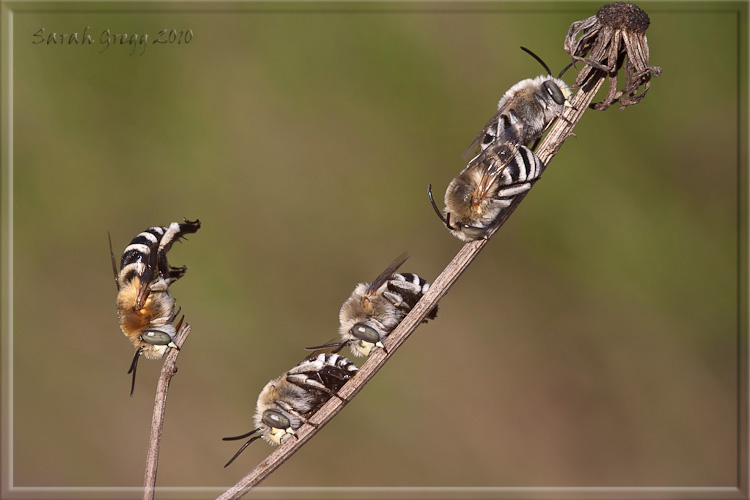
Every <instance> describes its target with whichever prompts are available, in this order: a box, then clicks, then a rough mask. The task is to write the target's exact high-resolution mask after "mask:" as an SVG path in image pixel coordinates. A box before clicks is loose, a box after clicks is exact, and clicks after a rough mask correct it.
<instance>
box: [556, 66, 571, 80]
mask: <svg viewBox="0 0 750 500" xmlns="http://www.w3.org/2000/svg"><path fill="white" fill-rule="evenodd" d="M574 65H575V62H570V63H568V65H567V66H565V67H564V68H563V69H562V71H560V74H559V75H557V78H562V76H563V75H564V74H565V72H566V71H568V70H569V69H570V68H572V67H573V66H574Z"/></svg>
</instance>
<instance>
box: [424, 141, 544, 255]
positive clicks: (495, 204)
mask: <svg viewBox="0 0 750 500" xmlns="http://www.w3.org/2000/svg"><path fill="white" fill-rule="evenodd" d="M542 170H544V164H543V163H542V161H541V160H540V159H539V157H538V156H537V155H536V154H534V152H533V151H531V150H530V149H529V148H527V147H526V146H517V145H515V144H511V143H501V142H495V143H493V144H492V145H491V146H489V147H488V148H487V149H485V150H484V151H482V152H481V153H480V154H479V155H477V156H476V157H475V158H474V159H473V160H471V162H469V165H467V167H466V168H465V169H464V170H463V171H462V172H461V173H460V174H459V175H458V177H456V178H455V179H453V180H452V181H451V183H450V184H449V185H448V189H447V190H446V191H445V216H443V214H441V213H440V210H439V209H438V207H437V205H435V200H434V199H433V197H432V185H430V186H429V188H428V190H427V194H428V195H429V197H430V202H431V203H432V208H433V209H434V210H435V213H436V214H437V215H438V217H440V219H441V220H442V221H443V223H444V224H445V226H446V227H447V228H448V230H449V231H450V232H451V233H452V234H453V235H454V236H455V237H456V238H458V239H460V240H462V241H473V240H477V239H480V238H485V237H486V236H487V231H489V229H490V228H492V226H493V225H494V223H495V221H496V220H497V219H498V217H500V214H501V213H502V211H503V210H504V209H505V208H507V207H509V206H510V205H511V203H512V202H513V199H514V198H515V197H516V196H517V195H518V194H520V193H523V192H526V191H528V190H529V189H531V185H532V183H534V182H535V181H536V180H538V179H539V176H540V175H541V173H542Z"/></svg>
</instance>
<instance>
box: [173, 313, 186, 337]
mask: <svg viewBox="0 0 750 500" xmlns="http://www.w3.org/2000/svg"><path fill="white" fill-rule="evenodd" d="M179 313H180V311H177V313H176V314H175V317H177V314H179ZM184 319H185V315H184V314H183V315H182V317H181V318H180V321H178V322H177V326H175V328H174V329H175V330H177V331H178V332H179V331H180V328H182V320H184Z"/></svg>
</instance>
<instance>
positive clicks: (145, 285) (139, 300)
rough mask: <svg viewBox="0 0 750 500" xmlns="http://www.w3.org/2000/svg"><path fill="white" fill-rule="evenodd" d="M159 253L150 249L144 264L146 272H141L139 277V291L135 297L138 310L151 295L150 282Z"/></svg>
mask: <svg viewBox="0 0 750 500" xmlns="http://www.w3.org/2000/svg"><path fill="white" fill-rule="evenodd" d="M159 253H160V252H158V251H157V249H156V248H152V249H151V252H149V254H148V263H147V264H146V270H145V271H143V274H142V275H141V279H140V289H139V290H138V295H137V296H136V306H137V307H138V309H141V308H142V307H143V305H144V304H145V303H146V299H147V298H148V294H149V293H151V281H152V280H153V279H154V271H155V270H156V266H157V259H158V254H159Z"/></svg>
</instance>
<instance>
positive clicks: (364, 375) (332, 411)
mask: <svg viewBox="0 0 750 500" xmlns="http://www.w3.org/2000/svg"><path fill="white" fill-rule="evenodd" d="M603 77H604V75H603V74H602V78H600V79H599V81H598V82H596V83H595V84H594V85H592V86H590V87H589V88H588V89H586V91H583V90H581V91H580V92H578V93H577V94H576V95H575V97H574V98H573V99H572V104H573V108H572V109H569V108H566V110H565V112H564V114H563V117H562V119H559V120H557V121H556V123H555V124H554V125H553V126H552V128H551V129H550V130H549V133H548V134H547V135H546V137H545V138H544V140H543V141H542V143H541V144H540V145H539V147H538V148H537V150H536V153H537V155H538V156H539V158H540V159H541V160H542V162H543V163H544V164H545V165H549V162H550V161H551V160H552V158H553V157H554V156H555V154H557V152H558V151H559V150H560V147H561V146H562V144H563V142H565V139H567V138H568V137H569V136H570V135H571V132H572V130H573V127H574V126H575V124H576V123H578V120H580V119H581V116H582V115H583V113H584V111H586V109H587V108H588V106H589V104H590V103H591V102H592V101H593V99H594V95H595V94H596V92H597V91H598V90H599V88H600V87H601V85H602V83H603V82H604V79H603ZM545 168H546V167H545ZM525 195H526V193H523V194H521V195H518V196H516V198H515V199H514V201H513V204H512V205H511V206H510V207H508V209H506V210H504V211H503V214H502V216H501V217H500V219H499V220H498V223H497V225H496V226H495V227H494V228H493V229H491V230H490V231H489V232H488V239H486V240H478V241H474V242H471V243H467V244H466V245H464V246H463V248H461V250H460V251H459V252H458V254H457V255H456V256H455V257H454V258H453V260H452V261H451V262H450V264H448V266H447V267H446V268H445V269H444V270H443V272H442V273H440V275H439V276H438V277H437V278H436V279H435V281H434V282H433V283H432V285H431V286H430V289H429V290H428V291H427V293H426V294H425V295H424V296H423V297H422V300H420V301H419V303H417V305H416V306H415V307H414V308H413V309H412V310H411V312H410V313H409V315H408V316H406V318H404V320H403V321H402V322H401V324H400V325H399V326H398V327H397V328H396V329H395V330H394V331H393V332H392V333H391V334H390V335H389V336H388V337H387V338H386V341H385V346H386V350H387V353H386V352H385V351H383V350H382V349H378V350H376V351H374V352H373V354H372V355H371V356H370V358H369V359H368V360H367V361H366V362H365V364H364V365H363V366H362V368H361V369H360V370H359V372H357V374H356V375H355V376H354V377H353V378H352V379H351V380H350V381H349V382H347V383H346V385H344V387H342V388H341V389H340V390H339V395H340V396H341V398H343V399H344V400H347V401H350V400H351V399H352V398H353V397H354V396H356V395H357V394H358V393H359V391H361V390H362V388H363V387H364V386H365V384H367V382H369V381H370V379H371V378H372V377H373V376H374V375H375V374H376V373H377V372H378V370H380V369H381V368H382V367H383V365H384V364H385V362H386V361H388V359H389V358H390V357H391V356H393V355H394V353H395V352H396V350H397V349H398V348H399V347H400V346H401V344H403V343H404V342H405V341H406V339H407V338H408V337H409V335H411V334H412V332H414V330H416V328H417V327H418V326H419V325H420V323H421V322H422V320H423V319H424V318H425V316H426V315H427V313H428V312H429V311H431V310H432V308H433V307H434V306H435V305H436V304H437V303H438V301H439V300H440V299H441V298H442V297H443V296H444V295H445V294H446V293H448V290H449V289H450V287H451V286H453V283H455V282H456V280H457V279H458V278H459V276H461V274H462V273H463V272H464V271H465V270H466V268H467V267H469V264H471V262H472V261H473V260H474V259H475V258H476V256H477V255H478V254H479V252H480V251H481V250H482V248H484V246H485V245H486V244H487V243H488V242H489V237H491V236H492V235H493V234H495V232H496V231H497V230H498V229H499V228H500V226H502V225H503V224H504V223H505V221H506V220H507V219H508V217H510V214H511V213H512V212H513V211H514V210H515V209H516V207H517V206H518V204H519V203H520V202H521V201H522V200H523V198H524V196H525ZM447 234H448V233H447V232H446V235H447ZM446 237H447V236H446ZM344 405H345V403H344V402H343V401H342V400H341V399H338V398H331V399H330V400H329V401H328V402H327V403H326V404H325V405H324V406H323V407H322V408H321V409H320V410H319V411H318V412H317V413H316V414H315V415H314V416H313V417H312V418H311V419H310V422H311V424H312V425H304V426H303V427H301V428H300V429H299V430H297V431H296V435H297V439H290V440H288V441H287V442H286V443H285V444H283V445H281V446H279V448H277V449H276V450H275V451H274V452H273V453H271V454H270V455H269V456H268V457H267V458H266V459H265V460H263V461H262V462H261V463H260V464H258V465H257V466H256V467H255V468H254V469H253V470H252V471H250V473H248V474H247V475H246V476H245V477H243V478H242V479H240V481H239V482H237V484H235V485H234V486H232V487H231V488H229V489H228V490H227V491H225V492H224V493H223V494H222V495H221V496H219V497H218V498H219V500H229V499H237V498H240V497H242V496H243V495H245V494H246V493H248V492H249V491H250V490H251V489H253V488H254V487H255V486H257V485H258V484H259V483H260V482H261V481H263V480H264V479H265V478H266V477H268V475H269V474H271V473H272V472H273V471H275V470H276V469H277V468H278V467H279V466H280V465H281V464H283V463H284V462H286V461H287V460H288V459H289V458H290V457H291V456H292V455H293V454H294V453H295V452H297V450H299V449H300V448H301V447H302V446H303V445H304V444H305V443H306V442H307V441H309V440H310V438H312V437H313V436H314V435H315V434H316V433H317V432H318V431H319V430H320V429H322V428H323V427H324V426H325V425H326V424H327V423H328V422H329V421H330V420H331V419H332V418H333V417H335V416H336V414H338V412H340V411H341V410H342V409H343V407H344Z"/></svg>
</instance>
